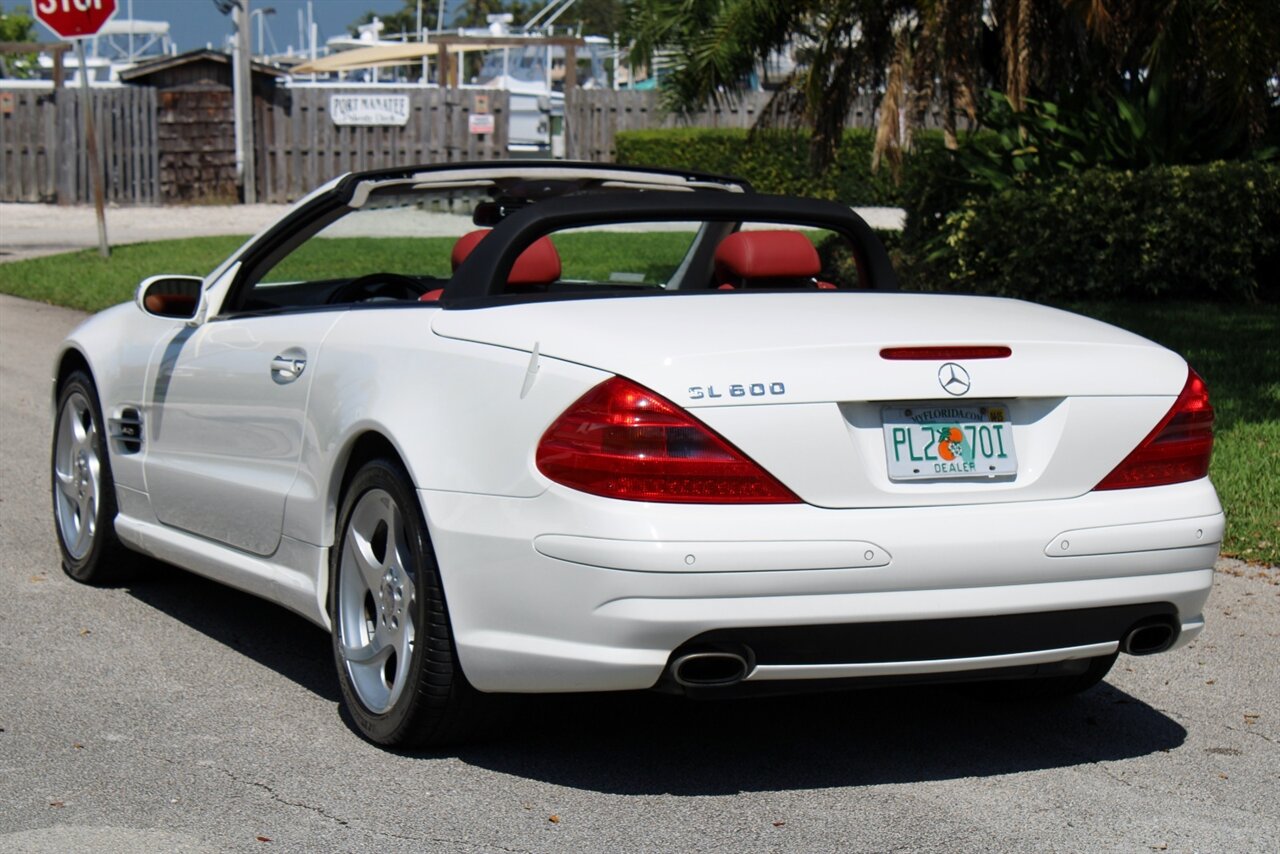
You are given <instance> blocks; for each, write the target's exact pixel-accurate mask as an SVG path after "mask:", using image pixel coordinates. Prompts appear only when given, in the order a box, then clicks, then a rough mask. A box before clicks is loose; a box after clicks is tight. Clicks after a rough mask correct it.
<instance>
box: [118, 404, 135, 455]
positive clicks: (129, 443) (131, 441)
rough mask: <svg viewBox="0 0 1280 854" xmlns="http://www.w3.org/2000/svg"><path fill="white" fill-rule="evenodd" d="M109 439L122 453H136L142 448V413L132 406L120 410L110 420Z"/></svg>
mask: <svg viewBox="0 0 1280 854" xmlns="http://www.w3.org/2000/svg"><path fill="white" fill-rule="evenodd" d="M110 427H111V440H112V441H113V442H114V443H115V446H116V450H117V451H119V452H120V453H122V454H136V453H138V451H141V450H142V414H141V413H140V412H138V410H137V409H134V408H133V407H132V406H126V407H125V408H124V409H122V410H120V415H119V416H118V417H116V418H112V419H111V420H110Z"/></svg>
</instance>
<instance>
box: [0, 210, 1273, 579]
mask: <svg viewBox="0 0 1280 854" xmlns="http://www.w3.org/2000/svg"><path fill="white" fill-rule="evenodd" d="M688 240H689V235H688V234H660V233H656V234H655V233H649V234H619V233H610V234H598V233H597V234H573V235H564V236H563V237H558V238H557V245H559V246H560V249H561V253H562V255H563V256H564V257H565V259H566V275H570V274H571V275H573V276H574V277H575V278H592V279H601V280H603V279H607V278H608V275H609V273H610V272H614V271H616V270H617V269H618V268H619V266H621V267H622V268H623V269H625V270H628V271H634V272H643V273H645V274H646V276H647V277H648V278H650V280H653V279H654V278H661V277H662V276H663V275H665V274H664V271H667V270H669V269H670V268H671V265H672V260H671V259H672V258H673V257H676V258H678V257H679V254H680V253H682V252H683V247H684V246H685V245H687V242H688ZM243 241H244V238H243V237H201V238H191V239H187V240H167V241H159V242H156V243H143V244H134V245H128V246H119V247H116V248H115V249H113V250H112V255H111V258H109V259H107V260H103V259H101V258H99V257H98V256H97V253H96V251H95V250H85V251H82V252H73V253H68V254H64V255H53V256H49V257H45V258H35V259H31V260H28V261H14V262H9V263H4V264H0V293H7V294H13V295H16V296H20V297H25V298H27V299H34V300H40V301H42V302H49V303H54V304H57V305H65V306H70V307H72V308H80V309H84V310H86V311H97V310H100V309H102V308H105V307H107V306H109V305H114V304H115V303H118V302H122V301H125V300H128V299H130V298H131V296H132V294H133V290H134V288H135V287H137V284H138V282H139V281H141V280H142V279H143V278H145V277H146V276H149V275H152V274H155V273H187V274H193V275H204V274H206V273H208V272H209V271H210V270H212V269H213V268H214V267H215V266H217V264H218V262H220V261H221V260H222V259H223V258H225V257H226V256H227V255H228V254H230V253H231V252H232V251H233V250H234V249H235V248H236V247H238V246H239V245H240V244H241V243H242V242H243ZM317 242H319V241H317ZM364 242H367V241H365V240H364V239H359V238H349V239H334V240H328V241H323V243H324V244H326V245H324V246H317V247H316V248H315V249H314V251H313V252H312V253H311V254H309V255H307V256H305V257H296V258H291V259H290V260H289V261H287V262H286V264H288V265H289V266H288V267H285V266H284V265H282V266H281V268H280V270H279V273H280V277H281V278H284V277H286V275H287V276H288V277H294V278H298V279H305V278H311V277H317V278H318V277H323V278H332V277H338V276H342V275H344V274H345V273H347V272H353V271H361V272H363V271H367V270H369V269H370V266H369V264H368V262H367V261H365V260H363V259H362V258H361V257H360V256H361V253H359V252H356V251H353V250H354V249H355V248H357V246H358V245H359V244H361V243H364ZM452 245H453V239H452V238H382V239H378V240H377V251H378V257H379V258H381V259H383V261H384V264H383V265H381V266H384V267H385V268H386V269H391V270H395V269H415V270H419V271H420V272H422V273H426V274H432V275H439V276H443V275H447V274H448V263H447V258H448V253H449V249H450V247H451V246H452ZM620 258H625V259H626V261H625V262H620V261H619V259H620ZM1068 308H1071V309H1072V310H1075V311H1079V312H1081V313H1083V314H1087V315H1091V316H1093V317H1097V318H1099V319H1101V320H1105V321H1107V322H1108V323H1114V324H1115V325H1117V326H1121V327H1124V328H1126V329H1131V330H1133V331H1134V332H1137V333H1138V334H1140V335H1143V336H1145V337H1147V338H1150V339H1152V340H1154V341H1158V342H1159V343H1161V344H1164V345H1165V346H1167V347H1169V348H1171V349H1173V350H1176V351H1177V352H1179V353H1181V354H1182V355H1184V356H1185V357H1186V358H1187V359H1188V361H1190V363H1191V365H1192V366H1193V367H1194V368H1195V369H1196V370H1197V371H1199V372H1200V374H1201V375H1202V376H1203V377H1204V378H1205V380H1206V381H1207V382H1208V384H1209V391H1210V393H1211V395H1212V399H1213V404H1214V408H1215V409H1216V411H1217V418H1218V420H1217V444H1216V446H1215V451H1214V458H1213V466H1212V470H1211V475H1212V477H1213V482H1214V484H1215V485H1216V486H1217V488H1218V492H1219V494H1220V495H1221V496H1222V503H1223V505H1224V506H1225V507H1226V509H1227V536H1226V540H1225V542H1224V543H1223V553H1224V554H1228V555H1232V556H1236V557H1241V558H1244V559H1247V560H1253V561H1259V562H1262V563H1267V564H1271V565H1280V312H1277V311H1276V310H1275V307H1274V306H1273V305H1269V306H1244V305H1219V304H1214V303H1199V302H1186V303H1141V304H1129V303H1121V302H1091V303H1083V304H1076V305H1071V306H1068Z"/></svg>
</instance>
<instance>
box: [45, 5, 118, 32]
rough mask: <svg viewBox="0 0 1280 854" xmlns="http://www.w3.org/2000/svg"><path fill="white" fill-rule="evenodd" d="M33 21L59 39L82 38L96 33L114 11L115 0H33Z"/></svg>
mask: <svg viewBox="0 0 1280 854" xmlns="http://www.w3.org/2000/svg"><path fill="white" fill-rule="evenodd" d="M31 7H32V12H34V13H35V17H36V20H37V21H39V22H40V23H42V24H44V25H45V26H46V27H48V28H49V29H50V30H52V31H53V33H54V35H56V36H57V37H58V38H60V39H67V40H71V39H83V38H88V37H90V36H94V35H97V33H98V30H100V29H102V25H103V24H105V23H106V22H107V21H108V20H109V19H110V18H111V16H112V15H114V14H115V13H116V0H35V1H34V2H33V3H32V4H31Z"/></svg>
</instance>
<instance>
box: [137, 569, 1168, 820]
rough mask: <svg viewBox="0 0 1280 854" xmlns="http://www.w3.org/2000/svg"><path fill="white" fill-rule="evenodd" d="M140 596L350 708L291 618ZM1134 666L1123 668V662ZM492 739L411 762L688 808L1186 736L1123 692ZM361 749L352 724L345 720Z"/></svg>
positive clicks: (689, 717)
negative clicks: (683, 803) (677, 801)
mask: <svg viewBox="0 0 1280 854" xmlns="http://www.w3.org/2000/svg"><path fill="white" fill-rule="evenodd" d="M128 591H129V593H130V595H132V596H133V597H135V598H136V599H138V600H139V601H141V602H144V603H146V604H147V605H149V606H151V607H153V608H155V609H157V610H159V611H162V612H164V613H165V614H167V615H169V616H170V617H173V618H174V619H176V620H179V621H181V622H182V623H184V624H186V625H188V626H190V627H191V628H193V629H195V630H197V631H199V632H201V633H203V634H205V635H207V636H208V637H210V638H212V639H213V640H215V641H217V642H219V643H221V644H223V645H225V646H226V647H228V648H229V649H233V650H235V651H236V652H238V653H240V654H241V655H244V656H247V657H248V658H251V659H253V660H254V661H256V662H258V663H259V664H262V665H264V666H265V667H268V668H270V669H271V670H274V671H275V672H277V673H279V674H280V675H281V676H283V677H285V678H286V679H289V680H292V681H293V682H295V683H297V684H298V685H300V686H302V687H303V688H306V689H308V690H309V691H312V692H313V693H315V694H316V695H317V696H319V697H321V698H323V699H325V700H327V701H330V702H333V703H337V702H338V700H339V694H338V688H337V680H336V676H335V674H334V672H333V659H332V653H331V650H330V646H329V639H328V636H327V635H326V634H325V633H324V632H323V631H321V630H320V629H318V628H316V627H315V626H314V625H312V624H311V623H309V622H307V621H306V620H304V619H303V618H302V617H299V616H297V615H295V614H293V613H291V612H289V611H287V610H285V609H284V608H281V607H279V606H277V605H274V604H271V603H269V602H266V601H263V600H261V599H258V598H256V597H254V596H251V595H249V594H247V593H242V592H240V591H238V590H233V589H231V588H229V587H224V586H222V585H221V584H217V583H215V582H213V581H209V580H206V579H204V578H202V577H200V576H197V575H193V574H191V573H188V572H185V571H183V570H180V569H176V568H173V567H168V566H165V565H159V566H158V568H157V569H156V570H155V571H154V572H153V573H151V578H150V579H149V580H145V581H142V582H139V583H136V584H134V585H131V586H129V588H128ZM1123 663H1124V659H1123V658H1121V660H1120V662H1119V663H1118V664H1117V666H1118V667H1120V666H1123ZM499 705H500V706H501V712H500V714H499V720H498V722H497V725H495V726H494V727H493V730H492V731H493V733H495V734H496V735H495V737H494V738H493V739H492V740H489V741H483V742H479V743H476V744H469V745H463V746H460V747H455V748H448V749H444V750H438V751H419V752H405V753H402V754H401V755H403V756H406V757H409V758H416V759H423V760H434V759H438V758H440V757H457V758H458V759H460V760H461V761H463V762H466V763H468V764H471V765H474V766H476V767H478V768H485V769H489V770H492V771H497V772H500V773H503V774H511V775H514V776H517V777H524V778H527V779H530V780H537V781H541V782H547V783H553V784H556V785H560V786H568V787H571V788H577V789H584V790H590V791H596V792H602V793H609V794H622V795H654V794H674V795H685V796H698V795H724V794H734V793H737V792H743V791H757V790H759V791H768V790H786V789H814V788H826V787H835V786H860V785H876V784H884V783H910V782H916V781H922V780H942V779H955V778H963V777H980V776H993V775H1000V774H1010V773H1017V772H1022V771H1035V770H1043V769H1049V768H1061V767H1071V766H1077V765H1088V764H1091V763H1095V762H1108V761H1115V760H1120V759H1128V758H1132V757H1137V756H1144V755H1147V754H1151V753H1156V752H1160V751H1168V750H1172V749H1174V748H1176V747H1178V746H1179V745H1180V744H1182V742H1183V741H1184V740H1185V738H1186V735H1187V732H1186V730H1185V729H1183V728H1182V726H1180V725H1179V724H1178V723H1177V722H1175V721H1173V720H1172V719H1170V718H1169V717H1167V716H1166V715H1164V714H1163V713H1161V712H1160V711H1159V710H1157V709H1155V708H1152V707H1151V706H1150V705H1148V704H1147V703H1145V702H1143V701H1142V700H1139V699H1138V698H1136V697H1133V696H1130V695H1129V694H1126V693H1125V692H1123V691H1120V690H1119V689H1117V688H1114V687H1112V686H1111V685H1109V684H1105V683H1104V684H1103V685H1100V686H1098V687H1097V688H1094V689H1092V690H1090V691H1088V692H1086V693H1084V694H1082V695H1080V696H1078V697H1074V698H1071V699H1068V700H1064V701H1060V702H1056V703H1044V704H1016V703H1001V702H996V701H994V700H992V701H987V700H986V699H984V698H983V696H982V692H981V689H980V688H975V687H969V688H964V687H955V686H945V685H937V686H917V687H904V688H875V689H868V690H855V691H839V692H829V693H823V694H808V695H804V694H801V695H794V696H784V697H768V698H758V699H747V700H686V699H684V698H680V697H670V696H666V695H661V694H655V693H651V692H633V693H622V694H569V695H547V696H539V697H535V696H508V697H503V698H501V700H500V701H499ZM339 719H340V720H341V722H342V723H345V724H346V726H347V727H348V728H349V729H350V730H351V737H352V738H359V737H360V736H359V735H358V734H357V733H356V730H355V728H354V725H353V724H352V722H351V721H350V719H349V717H348V716H347V715H346V714H345V713H341V714H340V715H339V716H338V717H336V718H335V720H334V726H341V725H342V723H339Z"/></svg>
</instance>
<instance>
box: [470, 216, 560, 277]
mask: <svg viewBox="0 0 1280 854" xmlns="http://www.w3.org/2000/svg"><path fill="white" fill-rule="evenodd" d="M488 233H489V229H487V228H482V229H480V230H478V231H472V232H470V233H469V234H464V235H463V236H462V237H459V238H458V242H457V243H455V244H453V252H452V253H451V254H450V255H449V260H450V261H451V262H452V263H453V269H455V270H456V269H458V265H459V264H461V263H462V262H463V261H464V260H466V257H467V256H468V255H470V254H471V250H473V249H475V248H476V244H478V243H479V242H480V241H481V240H484V238H485V235H486V234H488ZM558 278H560V253H559V252H557V251H556V245H555V244H554V243H552V242H551V238H549V237H539V238H538V239H537V240H535V241H534V242H533V243H531V244H529V247H528V248H527V249H525V250H524V251H523V252H521V253H520V257H519V258H517V259H516V263H515V264H513V265H512V267H511V272H510V273H509V274H508V275H507V284H508V285H547V284H550V283H551V282H554V281H555V280H556V279H558Z"/></svg>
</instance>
